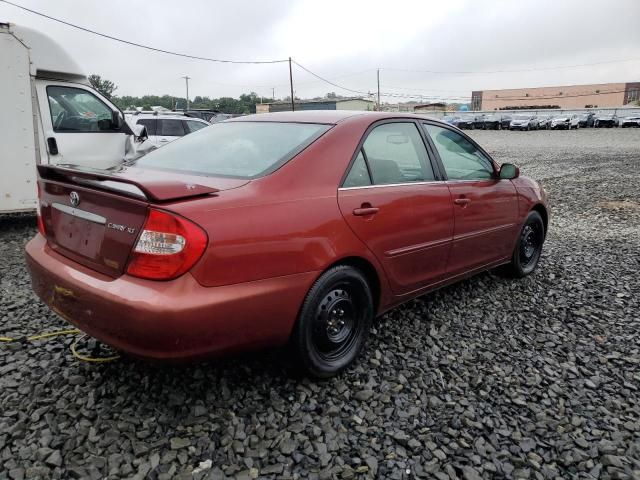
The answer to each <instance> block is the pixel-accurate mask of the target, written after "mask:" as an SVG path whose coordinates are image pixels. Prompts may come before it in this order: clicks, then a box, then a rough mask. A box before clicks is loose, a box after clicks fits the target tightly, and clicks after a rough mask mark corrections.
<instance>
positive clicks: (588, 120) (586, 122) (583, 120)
mask: <svg viewBox="0 0 640 480" xmlns="http://www.w3.org/2000/svg"><path fill="white" fill-rule="evenodd" d="M595 117H596V114H595V113H593V112H588V113H583V114H581V115H579V117H578V118H579V119H578V124H579V125H580V127H581V128H587V127H593V123H594V121H595Z"/></svg>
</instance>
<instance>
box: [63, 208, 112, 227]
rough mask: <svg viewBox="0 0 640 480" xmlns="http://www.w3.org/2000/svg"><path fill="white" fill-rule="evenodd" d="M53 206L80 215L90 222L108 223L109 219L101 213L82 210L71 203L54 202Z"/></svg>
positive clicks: (72, 214)
mask: <svg viewBox="0 0 640 480" xmlns="http://www.w3.org/2000/svg"><path fill="white" fill-rule="evenodd" d="M51 208H55V209H56V210H59V211H61V212H64V213H66V214H67V215H71V216H73V217H78V218H81V219H83V220H87V221H89V222H93V223H97V224H99V225H104V224H106V223H107V219H106V218H104V217H103V216H101V215H96V214H95V213H91V212H87V211H86V210H80V209H79V208H73V207H70V206H69V205H63V204H62V203H52V204H51Z"/></svg>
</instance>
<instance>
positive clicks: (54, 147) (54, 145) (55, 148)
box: [47, 137, 58, 155]
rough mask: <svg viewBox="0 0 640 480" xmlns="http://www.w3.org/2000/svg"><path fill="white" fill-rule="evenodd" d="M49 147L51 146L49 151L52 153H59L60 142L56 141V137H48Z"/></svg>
mask: <svg viewBox="0 0 640 480" xmlns="http://www.w3.org/2000/svg"><path fill="white" fill-rule="evenodd" d="M47 147H48V148H49V153H50V154H51V155H57V154H58V143H57V142H56V139H55V137H49V138H47Z"/></svg>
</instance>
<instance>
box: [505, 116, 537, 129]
mask: <svg viewBox="0 0 640 480" xmlns="http://www.w3.org/2000/svg"><path fill="white" fill-rule="evenodd" d="M537 129H538V118H537V117H536V116H535V115H514V116H513V119H512V120H511V123H510V124H509V130H537Z"/></svg>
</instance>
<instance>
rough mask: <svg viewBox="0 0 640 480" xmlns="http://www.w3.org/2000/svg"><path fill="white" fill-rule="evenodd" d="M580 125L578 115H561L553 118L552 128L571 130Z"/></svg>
mask: <svg viewBox="0 0 640 480" xmlns="http://www.w3.org/2000/svg"><path fill="white" fill-rule="evenodd" d="M579 127H580V123H579V118H578V115H560V116H557V117H554V118H553V119H552V120H551V130H571V129H572V128H576V129H577V128H579Z"/></svg>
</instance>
